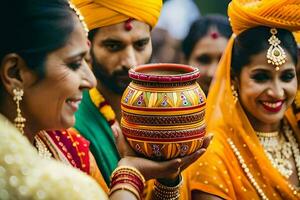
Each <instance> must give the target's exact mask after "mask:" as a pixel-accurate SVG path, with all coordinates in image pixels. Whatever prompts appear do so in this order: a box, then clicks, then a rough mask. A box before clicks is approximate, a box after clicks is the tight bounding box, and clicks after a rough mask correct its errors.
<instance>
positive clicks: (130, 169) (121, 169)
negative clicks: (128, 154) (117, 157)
mask: <svg viewBox="0 0 300 200" xmlns="http://www.w3.org/2000/svg"><path fill="white" fill-rule="evenodd" d="M121 172H127V173H130V172H132V173H133V174H134V175H136V176H138V177H139V178H140V179H141V181H142V182H143V184H144V185H145V183H146V181H145V178H144V176H143V175H142V174H141V172H139V170H137V169H136V168H134V167H130V166H119V167H117V168H116V169H115V170H114V171H113V173H112V175H111V177H113V176H114V175H115V174H116V173H121Z"/></svg>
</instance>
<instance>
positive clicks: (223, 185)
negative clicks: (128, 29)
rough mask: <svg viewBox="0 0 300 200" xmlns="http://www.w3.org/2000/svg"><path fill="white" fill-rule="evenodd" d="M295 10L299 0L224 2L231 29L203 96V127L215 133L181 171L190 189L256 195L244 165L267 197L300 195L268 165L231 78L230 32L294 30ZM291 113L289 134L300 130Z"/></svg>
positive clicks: (298, 18)
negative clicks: (201, 152) (204, 149)
mask: <svg viewBox="0 0 300 200" xmlns="http://www.w3.org/2000/svg"><path fill="white" fill-rule="evenodd" d="M293 11H295V12H293ZM299 12H300V1H299V0H260V1H258V0H233V1H232V2H231V3H230V4H229V7H228V15H229V17H230V22H231V25H232V29H233V31H234V34H233V35H232V37H231V38H230V40H229V41H228V44H227V47H226V50H225V52H224V54H223V57H222V58H221V60H220V63H219V66H218V69H217V71H216V76H215V79H214V80H213V83H212V87H211V89H210V92H209V95H208V98H207V107H206V116H205V120H206V123H207V132H208V133H212V134H214V138H213V141H212V143H211V145H210V146H209V148H208V150H207V152H206V153H205V154H204V155H203V156H202V157H201V158H200V159H199V160H198V161H196V162H195V163H194V164H193V165H192V166H190V167H189V168H188V169H187V171H186V172H185V180H186V181H187V188H188V190H189V191H190V193H191V191H193V190H200V191H203V192H206V193H209V194H213V195H216V196H219V197H222V198H224V199H233V200H240V199H255V200H256V199H257V200H258V199H261V197H260V196H259V193H258V192H257V190H256V188H255V187H254V186H253V184H252V183H251V180H250V179H249V178H248V177H247V176H246V174H245V172H244V169H243V168H245V167H247V168H248V169H249V172H250V173H251V175H252V176H253V179H254V180H255V181H256V182H257V184H258V186H259V187H260V188H261V193H264V194H265V195H266V197H267V198H268V199H272V200H277V199H291V200H293V199H300V197H299V195H300V194H299V193H297V192H295V193H294V191H293V190H292V189H291V188H290V186H289V182H288V180H287V179H286V178H284V177H283V176H282V175H281V174H280V173H279V172H278V170H277V169H275V168H274V167H273V166H272V164H271V162H270V161H269V159H268V158H267V156H266V154H265V153H264V149H263V147H262V146H261V145H260V142H259V140H258V137H257V136H256V134H255V131H254V130H253V127H252V126H251V124H250V122H249V120H248V118H247V116H246V114H245V113H244V110H243V108H242V107H241V105H240V103H239V102H237V103H235V102H234V98H233V94H232V90H231V80H230V76H231V75H230V67H231V56H232V48H233V43H234V38H235V35H238V34H239V33H241V32H242V31H244V30H247V29H249V28H252V27H256V26H268V27H274V28H284V29H287V30H289V31H291V32H292V31H297V30H299V29H300V13H299ZM290 112H291V111H290V110H289V112H288V113H287V115H286V118H287V119H288V121H289V123H290V124H289V125H290V127H291V128H293V133H294V134H295V135H299V134H300V132H299V129H298V128H297V126H296V120H291V117H290V116H291V114H290ZM230 141H231V142H232V143H233V144H234V145H235V146H236V148H237V150H238V151H239V152H240V155H241V156H242V158H243V160H244V162H245V163H244V164H245V165H244V166H242V165H241V164H240V162H239V160H238V158H237V156H236V155H235V154H234V151H233V150H232V146H231V145H230V143H229V142H230Z"/></svg>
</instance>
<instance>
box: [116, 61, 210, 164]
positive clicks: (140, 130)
mask: <svg viewBox="0 0 300 200" xmlns="http://www.w3.org/2000/svg"><path fill="white" fill-rule="evenodd" d="M199 76H200V72H199V70H198V69H197V68H193V67H191V66H187V65H180V64H148V65H141V66H137V67H134V68H132V69H130V70H129V77H130V78H131V79H132V82H131V83H130V84H129V86H128V87H127V88H126V90H125V92H124V93H123V96H122V100H121V109H122V119H121V127H122V131H123V134H124V136H125V137H126V139H127V141H128V142H129V144H130V146H131V147H132V148H133V149H134V150H135V151H136V152H137V153H139V154H142V155H144V156H145V157H147V158H150V159H153V160H168V159H173V158H177V157H183V156H186V155H189V154H192V153H193V152H195V151H196V150H198V149H199V148H200V147H201V145H202V142H203V137H204V135H205V123H204V114H205V104H206V97H205V94H204V92H203V91H202V90H201V88H200V86H199V85H198V83H197V82H196V80H197V79H198V78H199Z"/></svg>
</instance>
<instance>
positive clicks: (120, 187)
mask: <svg viewBox="0 0 300 200" xmlns="http://www.w3.org/2000/svg"><path fill="white" fill-rule="evenodd" d="M119 190H126V191H128V192H130V193H131V194H133V195H134V196H135V197H136V198H137V199H138V200H141V199H142V198H141V195H140V194H139V192H138V190H137V189H136V188H134V187H133V186H132V185H131V184H127V183H122V184H117V185H115V186H114V187H113V188H111V189H110V191H109V196H111V195H112V194H113V193H114V192H116V191H119Z"/></svg>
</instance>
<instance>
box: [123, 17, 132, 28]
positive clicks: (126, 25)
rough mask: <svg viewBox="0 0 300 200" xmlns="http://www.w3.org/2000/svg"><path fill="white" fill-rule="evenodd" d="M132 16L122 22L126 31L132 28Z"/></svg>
mask: <svg viewBox="0 0 300 200" xmlns="http://www.w3.org/2000/svg"><path fill="white" fill-rule="evenodd" d="M132 20H133V19H132V18H130V19H128V20H126V21H125V24H124V28H125V30H126V31H130V30H131V29H132V28H133V25H132V23H131V22H132Z"/></svg>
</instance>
